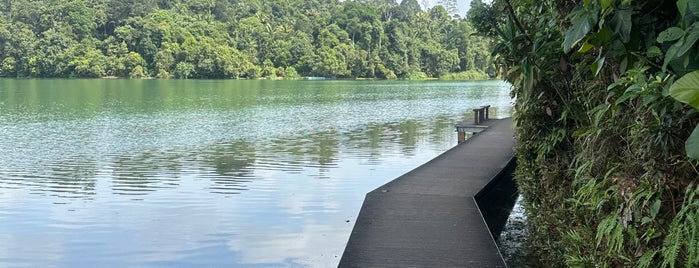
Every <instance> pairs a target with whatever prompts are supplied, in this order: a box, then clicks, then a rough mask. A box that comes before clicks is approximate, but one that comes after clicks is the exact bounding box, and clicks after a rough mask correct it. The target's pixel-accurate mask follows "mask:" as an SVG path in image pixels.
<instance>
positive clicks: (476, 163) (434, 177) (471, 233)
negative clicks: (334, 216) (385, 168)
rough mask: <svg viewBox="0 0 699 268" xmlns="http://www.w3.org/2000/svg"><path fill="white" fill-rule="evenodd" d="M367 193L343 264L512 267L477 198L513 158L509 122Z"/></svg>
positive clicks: (498, 122)
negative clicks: (499, 249) (490, 228)
mask: <svg viewBox="0 0 699 268" xmlns="http://www.w3.org/2000/svg"><path fill="white" fill-rule="evenodd" d="M488 123H489V125H490V126H489V128H488V129H487V130H485V131H483V132H481V133H479V134H477V135H475V136H474V137H472V138H471V139H469V140H467V141H466V142H464V143H461V144H459V145H457V146H456V147H454V148H453V149H451V150H449V151H447V152H445V153H443V154H441V155H440V156H438V157H436V158H435V159H433V160H431V161H430V162H428V163H426V164H424V165H422V166H420V167H418V168H416V169H414V170H412V171H410V172H408V173H406V174H405V175H403V176H401V177H399V178H397V179H395V180H393V181H391V182H389V183H387V184H385V185H383V186H381V187H379V188H377V189H376V190H374V191H372V192H370V193H368V194H367V196H366V198H365V200H364V204H363V205H362V209H361V211H360V213H359V216H358V217H357V222H356V223H355V225H354V229H353V230H352V234H351V235H350V239H349V241H348V243H347V246H346V248H345V252H344V254H343V255H342V259H341V260H340V265H339V266H340V267H506V265H505V262H504V261H503V259H502V256H501V255H500V253H499V251H498V249H497V246H496V244H495V241H494V240H493V238H492V236H491V234H490V231H489V230H488V227H487V226H486V224H485V222H484V220H483V218H482V216H481V213H480V211H479V210H478V207H477V205H476V202H475V201H474V199H473V197H474V196H475V195H476V194H477V193H478V192H479V191H480V190H481V189H482V188H483V187H485V186H486V185H487V184H488V183H489V182H490V181H491V180H492V179H493V178H494V177H495V176H496V175H497V174H498V173H499V172H500V171H501V170H503V169H504V168H505V167H506V166H507V165H508V163H510V161H511V160H512V157H513V155H514V152H513V145H514V142H513V137H512V135H513V132H512V128H511V124H512V123H511V120H510V119H502V120H490V121H489V122H488Z"/></svg>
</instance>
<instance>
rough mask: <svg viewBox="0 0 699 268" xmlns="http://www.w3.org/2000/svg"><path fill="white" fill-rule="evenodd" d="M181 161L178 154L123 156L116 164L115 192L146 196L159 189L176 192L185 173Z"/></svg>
mask: <svg viewBox="0 0 699 268" xmlns="http://www.w3.org/2000/svg"><path fill="white" fill-rule="evenodd" d="M180 159H181V157H179V156H178V155H177V154H169V155H168V154H167V153H163V152H157V153H153V152H144V153H140V154H137V155H122V156H120V157H118V158H117V159H116V160H115V161H114V170H113V172H112V191H113V192H114V193H115V194H121V195H143V194H146V193H148V192H152V191H155V190H156V189H158V188H175V187H177V185H179V178H180V174H181V173H182V167H183V166H182V164H181V162H180V161H179V160H180Z"/></svg>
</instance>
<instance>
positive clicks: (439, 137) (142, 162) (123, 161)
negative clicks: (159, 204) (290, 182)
mask: <svg viewBox="0 0 699 268" xmlns="http://www.w3.org/2000/svg"><path fill="white" fill-rule="evenodd" d="M453 124H454V119H453V118H450V117H448V116H444V117H439V118H436V120H433V121H429V122H426V121H424V120H423V121H419V120H407V121H402V122H393V123H386V124H370V125H366V126H364V127H362V128H357V129H353V130H350V131H341V130H338V129H329V130H324V131H315V132H308V133H300V134H298V135H292V136H288V137H285V138H280V139H274V140H271V141H265V140H261V141H257V142H250V141H243V140H238V141H232V142H221V143H216V144H211V145H208V146H201V147H194V148H182V149H181V150H173V151H146V152H138V153H135V154H134V153H124V154H122V155H120V156H117V157H114V158H109V160H104V159H103V160H100V161H96V160H95V159H90V158H89V157H79V158H71V159H67V160H63V161H60V162H57V163H54V164H53V165H51V166H50V167H49V168H50V170H49V171H48V174H47V175H45V176H41V177H42V179H37V180H36V183H35V184H36V185H38V188H39V190H40V191H49V192H52V193H54V194H55V195H56V196H60V197H73V198H75V197H89V196H92V195H94V194H95V192H96V190H95V188H96V184H97V181H98V180H100V181H104V182H105V183H110V184H111V185H110V186H111V190H112V193H114V194H118V195H146V194H149V193H152V192H154V191H157V190H159V189H174V188H178V187H179V186H180V185H181V180H182V178H183V177H186V178H187V179H188V180H194V182H195V183H196V181H197V179H199V181H201V179H203V182H204V183H209V185H208V189H209V191H210V192H211V193H217V194H239V193H241V192H242V191H245V190H247V189H248V185H249V183H250V182H251V181H253V180H255V179H259V178H257V176H259V175H256V174H255V171H256V170H275V171H282V172H286V173H288V174H294V175H299V174H307V175H308V176H311V177H315V178H329V176H330V175H329V174H330V172H331V171H332V169H334V168H336V167H337V164H338V161H339V158H340V157H352V158H361V159H365V160H367V161H369V162H370V163H371V164H372V165H380V164H381V161H382V158H383V157H384V156H385V154H387V153H388V154H396V153H399V154H405V155H413V154H415V152H416V150H417V146H419V142H420V141H421V140H422V139H424V138H429V139H431V141H432V142H434V141H436V142H444V141H443V140H444V139H446V138H448V137H447V136H448V135H445V134H444V133H446V132H450V131H453ZM340 152H342V154H343V155H342V156H341V155H340ZM189 182H192V181H189Z"/></svg>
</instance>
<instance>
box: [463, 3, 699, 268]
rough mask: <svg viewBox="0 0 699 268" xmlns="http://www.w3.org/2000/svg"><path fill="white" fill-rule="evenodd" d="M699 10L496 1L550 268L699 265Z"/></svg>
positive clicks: (532, 199)
mask: <svg viewBox="0 0 699 268" xmlns="http://www.w3.org/2000/svg"><path fill="white" fill-rule="evenodd" d="M675 3H676V4H675ZM695 3H697V1H686V0H681V1H676V2H673V1H671V2H667V1H661V0H652V1H616V0H589V1H588V0H576V1H554V0H543V1H527V0H495V1H493V3H492V6H494V7H499V8H498V9H496V11H499V12H496V14H500V16H499V18H498V19H495V21H500V23H498V24H497V25H496V26H494V27H492V28H490V29H486V30H485V34H489V33H492V36H493V37H494V38H495V44H494V45H493V50H494V52H493V54H494V55H495V56H496V57H497V63H498V65H499V67H500V69H501V70H503V72H502V75H503V77H504V78H505V79H506V80H508V81H509V82H511V83H512V84H513V85H514V88H513V91H512V95H513V97H516V102H515V107H514V109H515V113H514V115H513V117H514V120H515V122H516V123H517V128H516V131H515V138H516V139H517V145H516V148H515V151H516V155H517V160H518V167H517V171H516V180H517V181H518V185H519V187H520V191H521V193H522V194H523V196H524V200H525V207H526V208H527V210H528V213H529V217H528V221H529V225H530V227H529V230H530V232H531V235H533V236H534V237H532V238H530V239H529V240H528V241H529V242H530V243H531V245H530V246H531V247H532V248H533V249H534V250H535V251H536V252H537V253H538V254H539V256H538V257H537V259H539V260H541V262H542V263H545V264H546V266H552V267H560V266H566V265H568V266H584V267H588V266H600V267H662V266H665V267H667V266H670V267H674V266H685V267H695V266H697V265H699V263H697V261H699V257H698V256H699V247H697V244H699V237H697V234H696V232H697V229H699V226H698V225H697V220H696V217H697V216H699V215H697V211H699V210H698V209H697V207H696V206H697V204H696V203H697V201H696V200H695V199H699V198H695V197H694V195H695V192H696V191H697V189H696V187H689V188H690V190H687V191H685V189H687V187H688V186H689V185H691V184H692V183H695V180H696V178H697V175H699V173H698V172H697V169H696V168H695V167H696V164H697V162H696V160H695V159H697V157H699V145H697V144H699V131H696V130H695V129H696V127H697V125H698V124H697V123H699V112H698V111H697V110H695V109H694V108H693V107H692V106H689V105H685V104H684V103H688V104H692V105H694V104H696V105H699V94H696V93H697V90H695V89H696V87H697V85H699V81H698V80H697V70H699V46H697V42H698V41H697V40H699V33H698V30H699V24H698V22H697V18H698V17H699V16H698V15H699V13H697V12H696V11H698V10H697V8H699V4H695ZM474 25H475V22H474ZM693 130H695V131H693ZM690 134H691V136H690ZM688 138H689V139H688ZM685 141H687V142H686V143H685ZM687 154H689V157H688V155H687ZM683 199H684V202H679V201H680V200H683Z"/></svg>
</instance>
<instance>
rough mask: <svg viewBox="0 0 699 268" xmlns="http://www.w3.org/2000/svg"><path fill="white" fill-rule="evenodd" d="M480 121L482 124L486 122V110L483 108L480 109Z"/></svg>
mask: <svg viewBox="0 0 699 268" xmlns="http://www.w3.org/2000/svg"><path fill="white" fill-rule="evenodd" d="M478 117H479V118H478V121H480V122H481V123H483V122H485V108H483V107H481V108H480V109H478Z"/></svg>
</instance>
